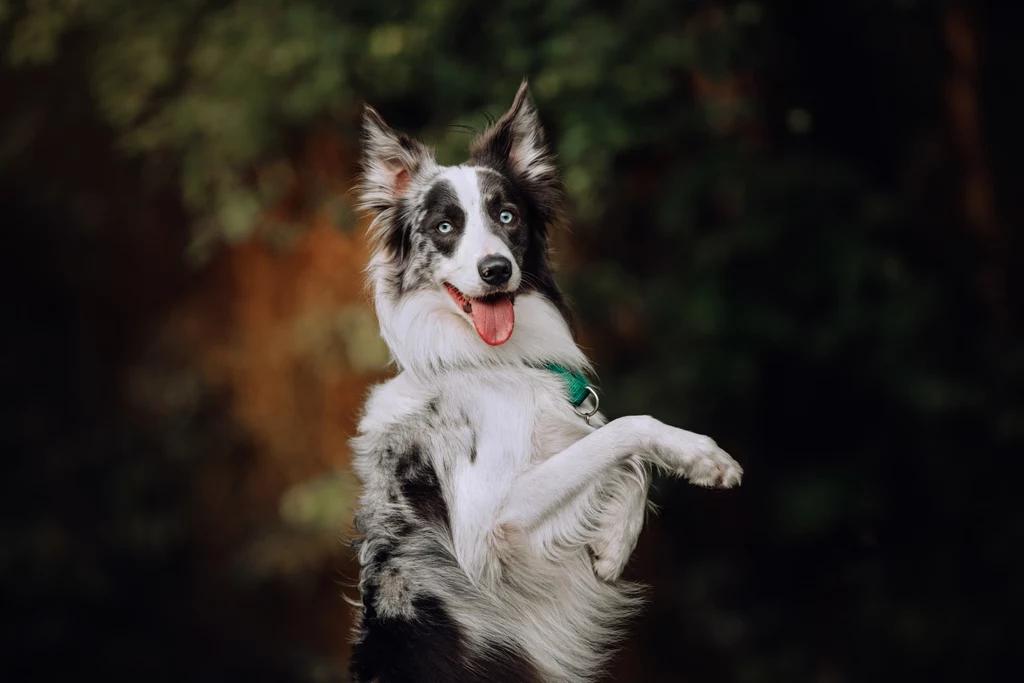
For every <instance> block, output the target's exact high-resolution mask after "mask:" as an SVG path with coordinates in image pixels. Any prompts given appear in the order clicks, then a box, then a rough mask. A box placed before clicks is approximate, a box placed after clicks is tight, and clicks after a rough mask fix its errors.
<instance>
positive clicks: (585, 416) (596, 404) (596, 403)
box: [572, 386, 601, 425]
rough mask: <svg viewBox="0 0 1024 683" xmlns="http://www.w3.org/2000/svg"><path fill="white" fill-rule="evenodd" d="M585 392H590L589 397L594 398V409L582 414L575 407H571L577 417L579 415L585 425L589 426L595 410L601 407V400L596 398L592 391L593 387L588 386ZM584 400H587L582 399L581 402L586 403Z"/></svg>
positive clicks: (581, 403) (595, 412)
mask: <svg viewBox="0 0 1024 683" xmlns="http://www.w3.org/2000/svg"><path fill="white" fill-rule="evenodd" d="M586 390H587V391H588V392H590V395H591V396H593V397H594V409H593V410H591V411H590V412H589V413H584V412H582V411H580V410H579V409H578V408H576V406H573V407H572V409H573V410H575V411H576V414H577V415H579V416H580V417H582V418H583V419H584V420H586V422H587V424H588V425H589V424H590V418H592V417H594V415H596V414H597V409H598V408H599V407H600V405H601V399H600V398H598V396H597V392H596V391H594V387H590V386H588V387H586ZM586 400H587V399H586V398H584V399H583V401H586ZM583 401H580V405H583Z"/></svg>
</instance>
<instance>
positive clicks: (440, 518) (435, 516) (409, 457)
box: [395, 447, 451, 529]
mask: <svg viewBox="0 0 1024 683" xmlns="http://www.w3.org/2000/svg"><path fill="white" fill-rule="evenodd" d="M395 478H396V479H397V480H398V482H399V486H400V487H401V490H402V497H403V498H405V500H406V502H407V503H408V504H409V505H410V506H411V507H412V509H413V510H415V511H416V516H417V517H418V518H419V519H421V520H423V521H425V522H427V523H428V524H431V525H433V526H438V527H443V528H445V529H449V528H451V527H450V521H449V518H448V504H447V503H445V502H444V496H443V495H442V493H441V484H440V482H439V481H438V480H437V473H436V472H434V467H433V465H431V464H430V463H429V462H427V461H426V460H425V459H424V458H423V457H422V455H421V453H420V450H419V448H418V447H416V448H413V449H412V450H411V451H409V452H408V453H406V454H404V455H402V456H400V457H399V459H398V464H397V465H396V466H395Z"/></svg>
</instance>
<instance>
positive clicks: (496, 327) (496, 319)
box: [473, 296, 516, 346]
mask: <svg viewBox="0 0 1024 683" xmlns="http://www.w3.org/2000/svg"><path fill="white" fill-rule="evenodd" d="M515 324H516V312H515V309H514V308H513V306H512V299H510V298H509V297H507V296H501V297H496V298H494V299H489V300H487V301H484V300H482V299H473V325H474V326H475V327H476V332H477V334H479V335H480V338H481V339H483V340H484V341H485V342H487V343H488V344H490V345H491V346H501V345H502V344H504V343H505V342H507V341H508V338H509V337H511V336H512V328H513V327H515Z"/></svg>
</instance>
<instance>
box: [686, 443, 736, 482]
mask: <svg viewBox="0 0 1024 683" xmlns="http://www.w3.org/2000/svg"><path fill="white" fill-rule="evenodd" d="M704 438H705V439H706V440H707V443H706V444H704V445H703V448H701V449H699V451H698V452H696V453H694V457H693V460H692V462H691V463H690V465H689V467H688V468H687V471H686V472H685V474H684V476H685V477H686V478H687V479H688V480H689V481H690V482H691V483H693V484H696V485H697V486H705V487H708V488H716V489H731V488H732V487H734V486H739V484H740V481H741V480H742V479H743V468H742V467H740V464H739V463H738V462H736V461H735V460H733V459H732V456H731V455H729V454H728V453H726V452H725V451H723V450H722V449H721V448H719V447H718V444H716V443H715V442H714V441H712V440H711V439H709V438H707V437H704Z"/></svg>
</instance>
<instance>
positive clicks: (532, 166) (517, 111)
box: [470, 79, 557, 185]
mask: <svg viewBox="0 0 1024 683" xmlns="http://www.w3.org/2000/svg"><path fill="white" fill-rule="evenodd" d="M470 151H471V153H472V157H473V159H474V161H475V162H477V163H484V164H488V163H489V164H491V165H498V166H506V167H507V168H508V169H509V170H510V171H512V172H513V173H515V174H516V175H518V176H519V177H520V178H522V179H523V180H526V181H528V182H529V183H538V184H552V185H553V184H555V183H557V175H556V169H555V163H554V160H553V159H552V158H551V154H550V153H549V152H548V147H547V144H546V143H545V141H544V131H543V129H542V128H541V125H540V120H539V119H538V118H537V110H536V108H535V107H534V106H533V98H532V97H531V96H530V88H529V86H528V85H527V83H526V80H525V79H524V80H523V83H522V85H520V86H519V92H517V93H516V98H515V100H513V101H512V107H511V108H510V109H509V110H508V111H507V112H505V114H504V115H503V116H502V117H501V118H500V119H498V121H497V123H495V124H494V125H493V126H491V127H490V128H488V129H487V130H486V131H484V133H483V134H482V135H481V136H480V137H479V138H477V139H476V140H475V141H474V142H473V145H472V147H471V148H470Z"/></svg>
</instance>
